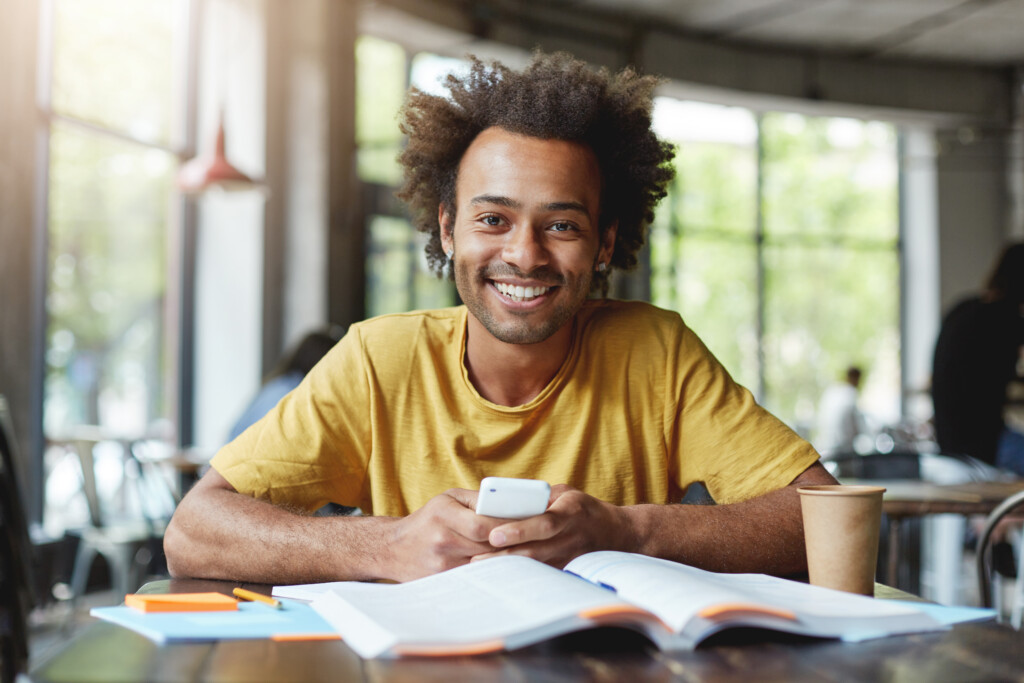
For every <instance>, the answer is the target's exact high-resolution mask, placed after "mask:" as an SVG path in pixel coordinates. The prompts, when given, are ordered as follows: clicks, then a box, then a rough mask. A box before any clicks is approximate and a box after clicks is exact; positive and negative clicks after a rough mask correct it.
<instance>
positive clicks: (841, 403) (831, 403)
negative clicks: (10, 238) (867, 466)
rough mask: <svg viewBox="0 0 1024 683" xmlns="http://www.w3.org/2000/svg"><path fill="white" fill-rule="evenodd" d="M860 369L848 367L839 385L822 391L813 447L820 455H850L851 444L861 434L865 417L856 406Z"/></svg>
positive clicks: (851, 450) (837, 383)
mask: <svg viewBox="0 0 1024 683" xmlns="http://www.w3.org/2000/svg"><path fill="white" fill-rule="evenodd" d="M860 380H861V369H860V368H858V367H856V366H850V367H849V368H847V369H846V375H845V377H844V378H843V380H842V381H840V382H834V383H833V384H831V385H830V386H829V387H828V388H826V389H825V391H824V393H822V395H821V403H820V404H819V405H818V433H817V437H816V438H815V440H814V447H815V448H817V449H818V452H819V453H821V454H822V455H825V456H827V455H831V454H835V453H851V452H853V450H854V447H853V446H854V441H855V440H856V438H857V436H858V435H860V434H862V433H864V431H865V427H864V415H863V414H862V413H861V411H860V407H859V406H858V405H857V399H858V391H859V388H860Z"/></svg>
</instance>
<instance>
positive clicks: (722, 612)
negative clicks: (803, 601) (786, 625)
mask: <svg viewBox="0 0 1024 683" xmlns="http://www.w3.org/2000/svg"><path fill="white" fill-rule="evenodd" d="M700 616H702V617H704V618H705V619H711V620H713V621H714V620H724V619H731V618H742V617H764V616H768V617H778V618H780V619H785V620H787V621H800V620H799V619H797V616H796V614H794V613H793V612H791V611H789V610H787V609H781V608H775V607H765V606H762V605H748V604H746V603H727V604H724V605H713V606H711V607H705V608H704V609H702V610H701V611H700Z"/></svg>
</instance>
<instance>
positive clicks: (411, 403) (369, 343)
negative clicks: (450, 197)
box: [212, 300, 818, 516]
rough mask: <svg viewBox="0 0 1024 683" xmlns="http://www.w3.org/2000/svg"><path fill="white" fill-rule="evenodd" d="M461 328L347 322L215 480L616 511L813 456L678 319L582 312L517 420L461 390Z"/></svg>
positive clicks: (724, 489)
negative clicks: (508, 482) (479, 492)
mask: <svg viewBox="0 0 1024 683" xmlns="http://www.w3.org/2000/svg"><path fill="white" fill-rule="evenodd" d="M466 316H467V311H466V308H465V307H457V308H450V309H443V310H434V311H417V312H413V313H404V314H397V315H387V316H382V317H379V318H374V319H371V320H367V321H364V322H361V323H357V324H355V325H353V326H352V327H351V328H350V329H349V332H348V334H347V335H346V336H345V337H344V339H342V340H341V341H340V342H339V343H338V344H337V346H335V347H334V349H332V350H331V352H330V353H329V354H328V355H327V356H325V357H324V359H323V360H322V361H321V362H320V363H319V364H318V365H317V366H316V367H315V368H314V369H313V370H312V371H311V372H310V373H309V375H307V376H306V378H305V380H304V381H303V382H302V384H301V385H300V386H299V387H298V388H297V389H295V391H293V392H292V393H290V394H288V395H287V396H286V397H285V398H283V399H282V400H281V402H280V403H279V404H278V406H277V408H275V409H274V410H272V411H270V413H268V414H267V415H266V416H265V417H264V418H263V419H262V420H260V421H259V422H257V423H256V424H254V425H253V426H251V427H250V428H249V429H248V430H246V431H245V432H244V433H242V435H241V436H239V437H238V438H237V439H235V440H234V441H232V442H231V443H230V444H228V445H227V446H225V447H224V448H222V449H221V450H220V452H219V453H217V455H216V456H215V457H214V459H213V461H212V465H213V467H214V468H215V469H216V470H217V471H218V472H219V473H220V474H221V475H222V476H224V478H225V479H227V481H228V482H230V483H231V485H232V486H234V487H235V488H236V489H237V490H238V491H241V492H243V493H246V494H249V495H252V496H255V497H259V498H263V499H266V500H269V501H271V502H273V503H277V504H283V505H288V506H291V507H294V508H299V509H304V510H309V511H312V510H315V509H317V508H318V507H320V506H322V505H323V504H325V503H327V502H335V503H339V504H342V505H349V506H358V507H359V508H361V509H362V510H363V512H364V513H366V514H376V515H396V516H398V515H407V514H409V513H410V512H413V511H414V510H417V509H418V508H420V507H421V506H423V504H424V503H426V502H427V501H428V500H429V499H430V498H432V497H433V496H436V495H438V494H440V493H442V492H444V491H445V490H446V489H449V488H452V487H460V488H469V489H476V488H477V487H478V486H479V484H480V480H481V479H482V478H483V477H485V476H502V477H528V478H533V479H543V480H545V481H547V482H549V483H551V484H559V483H566V484H570V485H572V486H575V487H577V488H579V489H581V490H583V491H585V492H587V493H589V494H591V495H593V496H595V497H597V498H600V499H602V500H605V501H608V502H611V503H615V504H617V505H631V504H636V503H669V502H678V501H679V500H680V498H681V496H682V493H683V492H684V491H685V489H686V488H687V487H688V486H689V485H690V484H691V483H693V482H697V481H702V482H704V484H705V486H707V488H708V491H709V492H710V493H711V495H712V497H713V498H714V499H715V500H716V502H718V503H731V502H735V501H740V500H745V499H747V498H751V497H754V496H757V495H760V494H762V493H766V492H768V491H771V490H774V489H777V488H780V487H782V486H785V485H787V484H789V483H790V482H791V481H792V480H793V479H794V478H796V476H797V475H799V474H800V473H801V472H802V471H803V470H805V469H806V468H807V467H809V466H810V465H811V464H812V463H814V462H815V461H816V460H817V458H818V454H817V453H816V452H815V451H814V449H813V448H812V447H811V446H810V445H809V444H808V443H807V442H806V441H804V440H803V439H801V438H799V437H798V436H797V435H796V434H794V433H793V432H792V431H791V430H790V429H789V428H788V427H786V426H785V425H784V424H782V422H780V421H779V420H777V419H776V418H775V417H773V416H772V415H770V414H769V413H768V412H767V411H765V410H764V409H763V408H761V407H760V406H758V405H757V404H756V403H755V401H754V399H753V397H752V396H751V394H750V392H748V391H747V390H746V389H744V388H743V387H741V386H739V385H737V384H736V383H735V382H733V381H732V379H731V378H730V377H729V375H728V373H727V372H726V371H725V369H724V368H723V367H722V366H721V365H720V364H719V363H718V361H717V360H715V358H714V356H712V355H711V353H710V352H709V351H708V350H707V349H706V348H705V346H704V345H703V343H701V341H700V340H699V339H698V338H697V336H696V335H695V334H694V333H693V332H692V331H691V330H690V329H689V328H688V327H687V326H686V325H685V324H684V323H683V321H682V319H681V318H680V317H679V316H678V315H677V314H676V313H672V312H669V311H664V310H661V309H658V308H655V307H654V306H651V305H648V304H643V303H638V302H621V301H609V300H601V301H588V302H586V304H585V305H584V306H583V308H582V309H581V310H580V311H579V313H578V314H577V316H576V320H575V329H574V332H573V341H572V347H571V350H570V352H569V356H568V357H567V358H566V360H565V363H564V364H563V366H562V368H561V369H560V370H559V372H558V374H557V375H556V376H555V377H554V379H552V380H551V382H550V383H549V384H548V386H547V387H546V388H545V389H544V390H543V391H542V392H541V393H540V394H539V395H538V396H537V397H536V398H535V399H534V400H532V401H530V402H529V403H527V404H526V405H522V406H517V407H513V408H510V407H505V406H500V405H496V404H494V403H491V402H489V401H487V400H486V399H484V398H483V397H481V396H480V394H479V393H478V392H477V391H476V389H475V388H474V387H473V385H472V383H471V382H470V380H469V376H468V374H467V372H466V368H465V365H464V364H463V362H462V360H463V357H464V355H465V348H466Z"/></svg>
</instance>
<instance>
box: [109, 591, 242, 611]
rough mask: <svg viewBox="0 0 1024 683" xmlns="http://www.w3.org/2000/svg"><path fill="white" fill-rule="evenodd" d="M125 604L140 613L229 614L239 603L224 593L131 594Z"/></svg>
mask: <svg viewBox="0 0 1024 683" xmlns="http://www.w3.org/2000/svg"><path fill="white" fill-rule="evenodd" d="M124 604H126V605H128V606H129V607H134V608H135V609H137V610H139V611H140V612H228V611H231V610H237V609H238V601H237V600H235V599H234V598H232V597H231V596H228V595H224V594H223V593H166V594H149V593H131V594H129V595H126V596H124Z"/></svg>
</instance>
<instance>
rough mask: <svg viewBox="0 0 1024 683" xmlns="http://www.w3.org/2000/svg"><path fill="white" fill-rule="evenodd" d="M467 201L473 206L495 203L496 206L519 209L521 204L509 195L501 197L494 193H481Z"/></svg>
mask: <svg viewBox="0 0 1024 683" xmlns="http://www.w3.org/2000/svg"><path fill="white" fill-rule="evenodd" d="M469 203H470V204H471V205H473V206H476V205H478V204H497V205H498V206H505V207H508V208H510V209H521V208H522V206H523V205H522V204H521V203H520V202H517V201H516V200H514V199H512V198H511V197H503V196H501V195H496V194H481V195H478V196H476V197H473V198H472V199H471V200H470V201H469Z"/></svg>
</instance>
